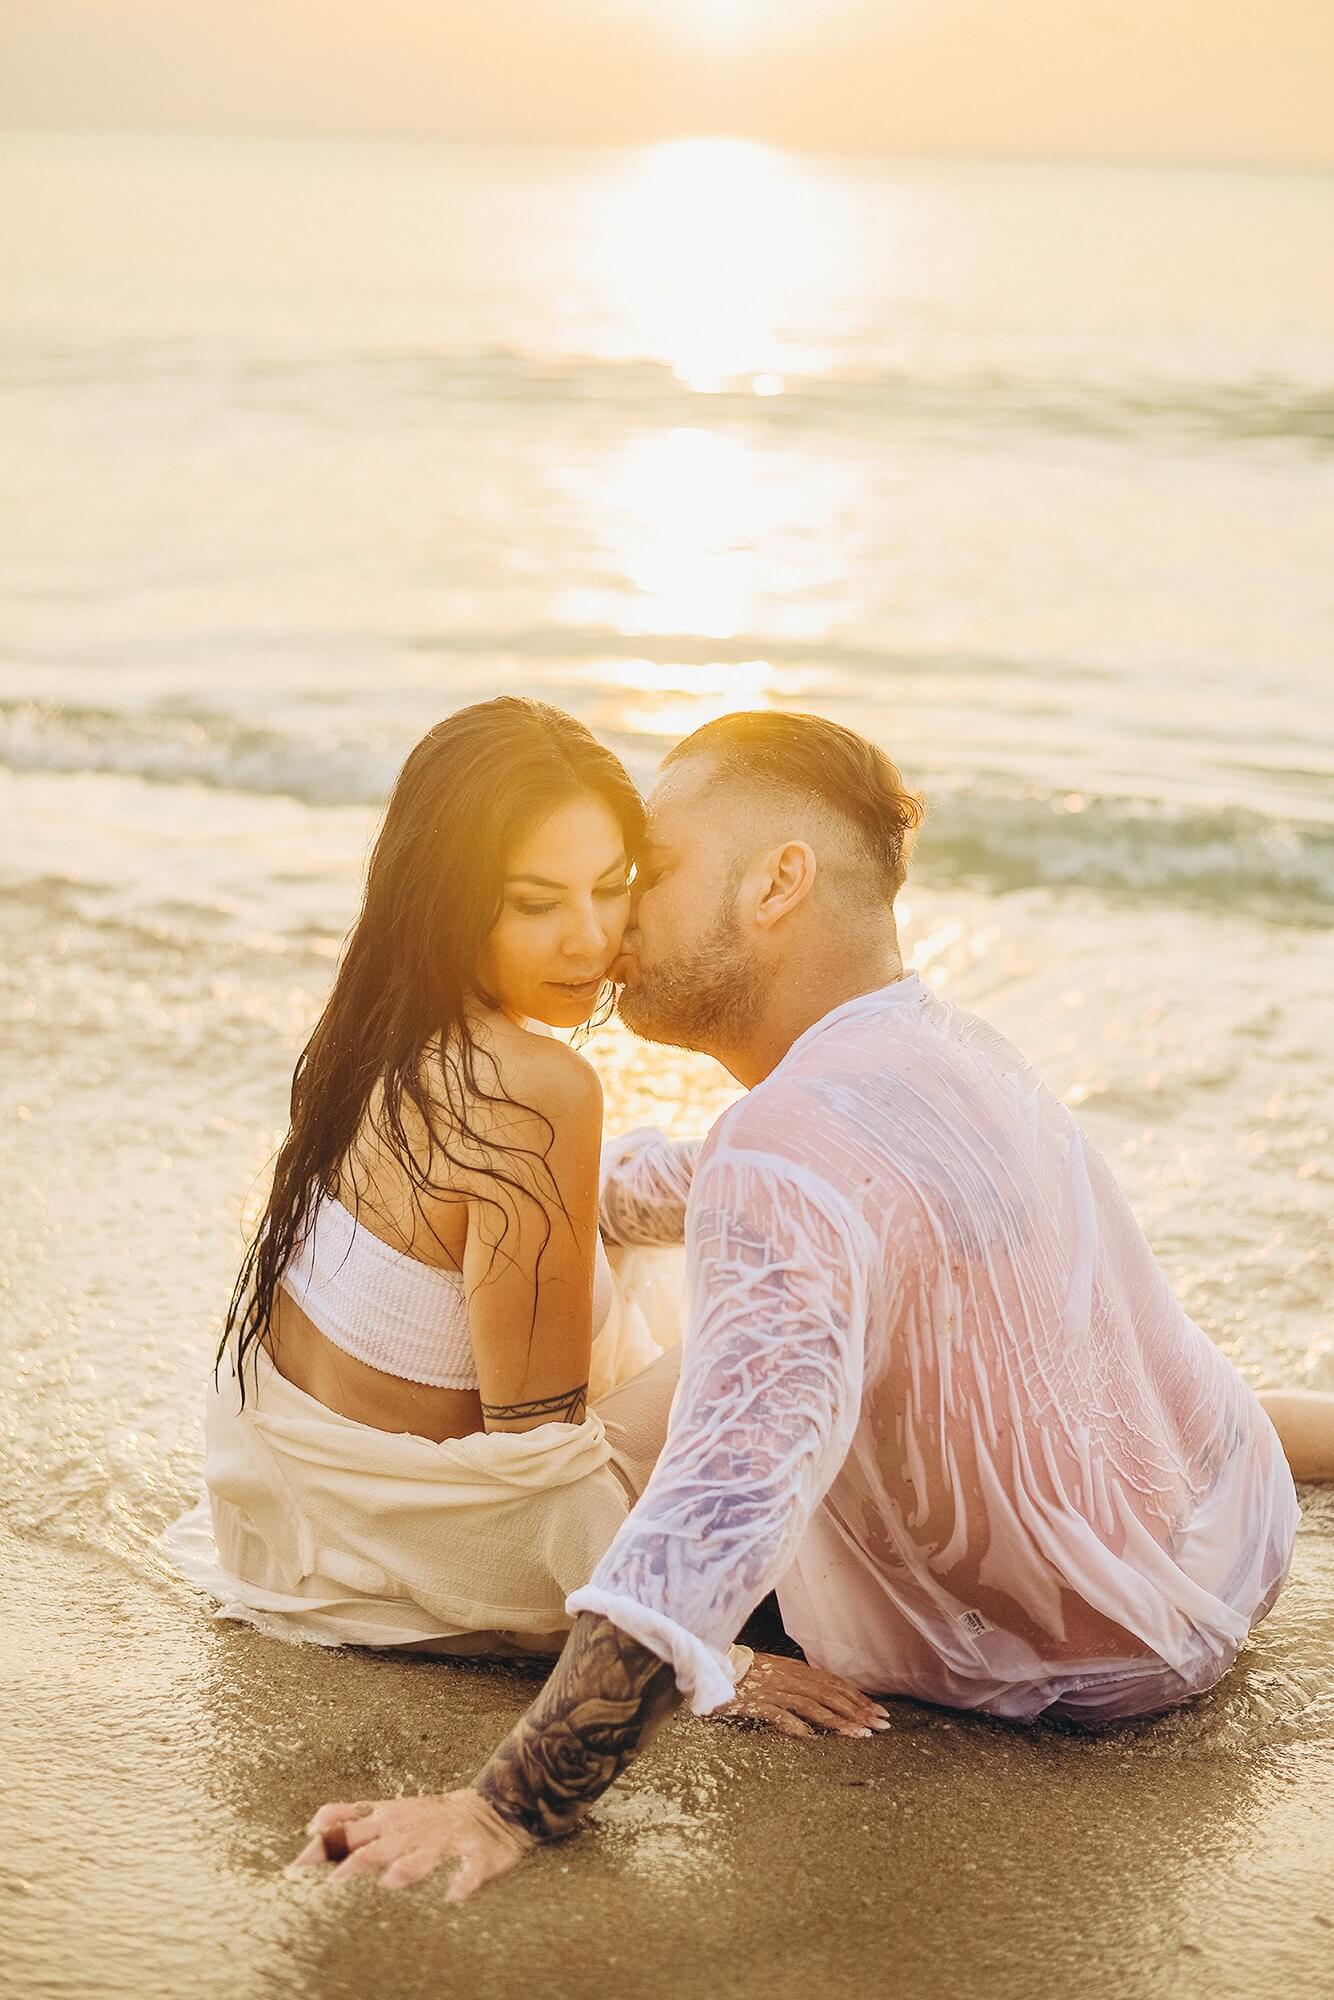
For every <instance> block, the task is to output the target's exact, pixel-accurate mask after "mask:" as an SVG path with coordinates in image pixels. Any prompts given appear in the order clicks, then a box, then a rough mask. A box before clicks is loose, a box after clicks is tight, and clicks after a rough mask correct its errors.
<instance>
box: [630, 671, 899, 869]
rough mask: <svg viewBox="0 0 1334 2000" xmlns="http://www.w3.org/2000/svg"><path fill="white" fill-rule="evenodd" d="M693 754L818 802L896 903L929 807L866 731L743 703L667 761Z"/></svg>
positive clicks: (725, 775)
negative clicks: (844, 829) (863, 733)
mask: <svg viewBox="0 0 1334 2000" xmlns="http://www.w3.org/2000/svg"><path fill="white" fill-rule="evenodd" d="M690 758H707V759H708V760H709V762H710V764H711V765H712V766H713V770H714V774H715V777H716V778H719V779H741V780H743V781H745V782H748V783H750V784H752V785H754V786H756V787H758V788H760V789H762V790H765V791H772V792H774V793H787V794H789V795H792V796H797V797H803V798H807V799H810V800H813V801H815V802H816V803H817V804H818V805H819V806H821V807H823V808H824V809H825V810H826V811H827V812H828V813H829V814H830V815H831V816H832V817H833V818H834V819H835V820H836V821H839V822H841V823H842V824H843V825H844V826H845V827H847V828H848V829H849V830H850V831H851V833H852V834H853V836H854V838H855V842H856V846H857V847H858V849H859V850H860V851H861V852H862V853H864V854H865V856H866V859H867V860H868V862H869V863H870V864H871V865H872V868H873V871H874V874H875V877H876V880H877V885H878V886H879V887H881V888H882V889H883V891H884V893H885V895H887V896H888V898H889V900H890V901H891V902H893V900H894V898H895V896H896V895H897V894H898V892H899V890H900V889H901V888H902V887H903V881H904V877H905V876H906V874H907V872H908V856H909V854H910V853H911V851H912V843H913V837H914V835H915V833H916V830H917V828H918V827H919V826H920V825H921V823H922V816H923V812H924V810H925V808H924V806H923V804H922V800H921V798H920V796H919V795H918V794H917V793H916V792H910V791H909V790H908V789H907V787H906V786H905V784H904V782H903V779H902V778H901V777H900V776H899V773H898V769H897V767H896V766H895V765H894V764H892V763H891V762H890V760H889V758H888V757H887V756H886V755H885V753H884V751H883V750H881V749H880V748H879V747H878V746H877V745H876V744H874V743H869V742H868V741H867V739H866V738H865V737H864V736H858V735H857V734H856V732H855V731H854V730H851V729H844V728H843V727H842V726H841V724H839V723H837V722H828V721H826V720H825V718H824V717H823V716H822V715H792V714H788V713H786V712H784V711H783V710H779V709H742V710H738V712H737V713H736V714H734V715H723V716H720V717H719V718H718V719H717V721H715V722H706V723H705V724H704V725H703V727H702V728H700V729H697V730H695V731H694V733H693V735H690V736H687V737H685V738H684V739H683V740H682V741H681V742H680V743H678V744H676V745H675V746H674V748H673V749H671V750H669V751H668V753H667V755H666V757H665V758H664V759H663V766H664V768H667V767H668V766H671V765H674V764H683V763H685V762H686V761H687V759H690Z"/></svg>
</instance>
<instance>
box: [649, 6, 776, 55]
mask: <svg viewBox="0 0 1334 2000" xmlns="http://www.w3.org/2000/svg"><path fill="white" fill-rule="evenodd" d="M673 15H674V18H675V20H676V23H677V25H678V27H679V28H680V29H681V30H682V32H683V33H685V34H687V35H689V36H690V37H691V39H692V40H693V41H697V42H706V43H708V44H710V45H711V46H712V47H714V48H731V47H734V46H735V45H736V44H737V43H738V42H751V41H755V40H756V39H758V37H759V36H761V35H763V34H764V32H765V30H766V28H767V27H768V26H769V24H770V19H771V10H770V9H769V8H768V7H766V6H765V5H764V0H677V5H676V7H675V8H674V9H673Z"/></svg>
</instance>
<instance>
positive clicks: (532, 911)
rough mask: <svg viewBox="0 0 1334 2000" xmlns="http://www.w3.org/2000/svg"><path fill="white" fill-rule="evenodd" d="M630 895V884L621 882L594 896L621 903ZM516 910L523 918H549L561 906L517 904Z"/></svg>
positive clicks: (604, 900)
mask: <svg viewBox="0 0 1334 2000" xmlns="http://www.w3.org/2000/svg"><path fill="white" fill-rule="evenodd" d="M629 893H630V884H629V883H628V882H619V883H616V884H615V885H613V886H612V887H611V888H608V889H595V890H594V891H593V894H594V895H595V896H596V897H597V898H598V900H599V901H600V902H613V903H615V902H620V901H621V900H622V899H623V898H624V897H626V896H628V895H629ZM514 908H515V909H516V910H517V911H518V912H519V915H520V916H521V917H549V916H550V915H551V913H552V911H553V910H558V909H559V908H560V904H559V902H555V903H518V902H516V903H515V905H514Z"/></svg>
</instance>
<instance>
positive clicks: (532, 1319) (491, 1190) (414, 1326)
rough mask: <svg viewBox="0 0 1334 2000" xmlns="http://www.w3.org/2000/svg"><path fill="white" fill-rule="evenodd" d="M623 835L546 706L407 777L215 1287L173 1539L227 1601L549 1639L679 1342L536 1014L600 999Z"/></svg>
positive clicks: (593, 745)
mask: <svg viewBox="0 0 1334 2000" xmlns="http://www.w3.org/2000/svg"><path fill="white" fill-rule="evenodd" d="M642 832H643V807H642V803H641V800H640V798H639V795H638V793H637V792H636V790H635V788H634V785H633V784H632V782H631V780H630V779H629V777H628V776H627V774H626V772H625V770H624V769H623V767H622V766H621V764H620V763H619V762H618V761H617V759H616V758H615V757H614V756H613V755H612V753H611V752H610V751H609V750H607V749H605V748H604V747H603V746H602V745H600V744H599V743H598V742H597V741H596V740H595V739H594V738H593V737H592V736H591V735H590V734H589V733H588V731H587V730H586V729H584V728H583V726H582V725H581V724H580V723H578V722H576V721H575V720H574V719H573V718H572V717H570V716H567V715H564V714H562V713H561V712H560V711H559V710H557V709H554V708H550V707H548V706H546V705H545V704H542V703H538V702H533V701H527V700H522V699H518V698H515V697H508V696H505V697H501V698H499V699H497V700H494V701H490V702H483V703H479V704H477V705H476V706H474V707H471V708H467V709H464V710H462V711H461V712H460V713H458V714H456V715H454V716H452V717H450V718H449V720H448V721H446V722H442V723H440V724H438V725H437V727H436V728H434V729H432V730H431V731H430V732H429V733H428V734H427V735H426V736H425V737H424V738H423V739H422V741H421V742H420V743H419V744H418V745H417V747H416V748H415V749H414V750H413V752H412V754H411V755H410V756H409V758H408V760H407V763H406V764H405V765H404V767H403V770H402V772H401V773H400V776H399V778H398V781H397V783H396V785H395V787H394V791H393V794H392V797H391V799H390V802H389V806H388V810H387V812H386V816H385V821H384V825H383V828H382V830H381V832H380V835H379V838H378V840H377V842H376V844H375V848H374V851H373V853H372V856H371V860H370V866H369V871H368V877H367V883H366V891H365V897H364V901H363V904H362V909H361V913H360V916H359V918H358V920H357V923H356V925H355V927H354V929H353V931H352V934H351V936H350V938H349V940H348V944H347V948H346V952H345V954H344V957H343V961H342V963H341V966H340V969H339V972H338V975H337V978H336V980H335V984H334V989H333V993H332V995H331V996H330V999H329V1002H328V1004H327V1006H326V1007H325V1010H324V1012H323V1014H322V1015H321V1017H320V1020H319V1022H318V1024H317V1026H316V1028H315V1031H314V1033H313V1034H312V1036H311V1038H310V1040H309V1042H308V1043H307V1045H306V1047H305V1049H304V1050H303V1052H302V1055H301V1057H300V1060H299V1061H298V1063H297V1067H296V1073H295V1076H294V1079H293V1085H292V1123H291V1129H290V1131H289V1132H288V1135H287V1137H286V1139H285V1140H284V1142H283V1145H282V1147H281V1149H280V1151H279V1154H278V1158H277V1162H276V1166H275V1171H274V1177H273V1186H272V1190H271V1193H270V1195H269V1199H268V1204H267V1207H266V1209H265V1211H264V1215H263V1218H262V1220H261V1222H260V1224H259V1227H258V1230H257V1232H256V1234H255V1236H254V1238H253V1240H252V1242H251V1244H250V1246H249V1249H248V1251H247V1253H246V1256H245V1260H244V1262H243V1264H242V1267H241V1271H240V1275H239V1277H238V1279H237V1282H236V1287H235V1290H234V1293H233V1296H232V1300H231V1306H230V1309H229V1312H228V1315H227V1321H226V1327H225V1331H224V1335H223V1340H222V1344H221V1346H220V1349H219V1354H218V1366H217V1369H216V1371H215V1376H214V1385H213V1391H212V1394H211V1395H210V1398H209V1402H208V1409H207V1414H206V1438H207V1452H206V1462H205V1484H206V1488H207V1495H206V1499H205V1500H204V1501H202V1502H201V1504H200V1506H199V1507H198V1508H196V1509H195V1511H194V1512H193V1514H191V1515H188V1516H187V1517H186V1518H185V1520H184V1521H182V1522H179V1523H178V1524H177V1525H176V1527H175V1528H174V1529H173V1530H171V1531H169V1533H168V1536H167V1537H166V1538H165V1545H166V1547H167V1551H168V1553H169V1554H170V1555H172V1557H173V1558H174V1559H175V1560H176V1562H177V1563H178V1565H179V1567H180V1568H181V1569H182V1570H183V1571H184V1572H185V1574H186V1575H187V1576H189V1577H190V1578H191V1579H192V1580H193V1581H195V1582H197V1583H199V1584H201V1585H203V1587H204V1588H206V1589H208V1590H210V1591H211V1592H212V1594H214V1595H215V1596H216V1597H218V1598H219V1599H220V1601H221V1611H220V1615H223V1616H230V1617H236V1618H241V1619H244V1620H246V1621H247V1622H249V1623H251V1624H254V1625H257V1626H259V1627H260V1628H261V1629H264V1630H268V1631H271V1632H274V1633H278V1634H280V1635H282V1636H285V1637H290V1638H303V1639H313V1640H316V1641H318V1642H321V1643H324V1644H340V1643H355V1644H363V1645H376V1646H386V1645H392V1646H409V1647H414V1648H417V1649H424V1650H429V1651H433V1652H446V1653H448V1652H453V1653H468V1654H482V1653H485V1654H491V1655H495V1654H501V1655H503V1654H507V1653H510V1654H512V1653H550V1652H556V1651H559V1649H560V1646H561V1644H562V1643H563V1640H564V1636H565V1632H566V1630H567V1629H568V1622H569V1621H568V1619H567V1618H566V1615H565V1610H564V1603H565V1598H566V1596H567V1595H568V1594H569V1592H570V1591H572V1590H574V1589H577V1588H578V1587H579V1586H580V1585H581V1584H583V1583H585V1582H586V1581H587V1579H588V1577H589V1575H590V1574H591V1572H592V1569H593V1567H594V1565H595V1563H596V1562H597V1560H598V1558H599V1557H600V1556H601V1554H602V1552H603V1550H604V1549H605V1548H606V1546H607V1544H608V1543H609V1542H610V1540H611V1538H612V1536H613V1534H614V1533H615V1531H616V1529H617V1527H618V1526H619V1524H620V1522H621V1520H622V1519H623V1518H624V1516H625V1514H626V1512H627V1511H628V1509H629V1507H631V1506H632V1505H633V1504H634V1501H635V1499H636V1498H637V1496H638V1494H639V1492H640V1491H641V1490H642V1488H643V1485H644V1483H645V1481H646V1480H647V1477H648V1473H649V1471H650V1470H651V1468H652V1464H653V1461H654V1459H655V1457H656V1455H657V1452H658V1449H659V1446H660V1444H661V1441H662V1438H663V1435H664V1433H665V1429H666V1420H667V1411H668V1407H669V1404H670V1400H671V1395H672V1390H673V1387H674V1384H675V1376H676V1356H675V1353H674V1352H673V1351H672V1348H671V1347H670V1346H668V1345H667V1341H668V1340H671V1341H674V1340H675V1338H676V1337H677V1334H678V1331H679V1329H676V1328H672V1329H671V1330H670V1331H669V1332H668V1333H667V1334H666V1337H665V1338H662V1339H655V1338H654V1337H653V1336H652V1335H651V1334H650V1332H649V1329H648V1326H647V1324H646V1322H645V1319H644V1316H643V1314H642V1313H641V1312H640V1310H639V1308H638V1306H637V1305H636V1304H635V1303H634V1301H633V1299H632V1298H631V1296H629V1294H628V1289H622V1287H620V1286H618V1285H617V1283H616V1281H615V1279H614V1277H613V1274H612V1272H611V1269H610V1267H609V1265H608V1262H607V1258H606V1255H605V1253H604V1251H603V1248H602V1244H601V1240H600V1237H599V1234H598V1226H597V1220H598V1196H599V1156H600V1146H601V1126H602V1100H601V1090H600V1087H599V1084H598V1079H597V1076H596V1073H595V1072H594V1071H593V1069H592V1068H591V1067H590V1065H589V1064H588V1063H587V1062H585V1060H584V1059H583V1057H582V1056H581V1055H579V1054H578V1053H577V1052H576V1051H575V1050H574V1049H572V1048H571V1047H569V1046H568V1045H567V1044H566V1043H564V1042H561V1041H558V1040H556V1039H554V1037H553V1036H552V1034H551V1030H552V1029H556V1028H563V1029H569V1028H574V1027H577V1026H578V1025H580V1024H581V1023H584V1022H586V1021H588V1020H589V1018H590V1017H591V1016H593V1015H594V1013H595V1010H596V1009H597V1008H598V1006H599V1004H600V1003H601V1002H603V1001H604V1000H605V999H607V998H609V997H610V992H611V989H610V987H609V986H608V984H607V978H608V973H609V971H610V969H611V967H612V965H613V962H614V960H615V958H616V956H617V953H618V951H619V949H620V943H621V936H622V932H623V930H624V927H625V923H626V919H627V916H628V913H629V906H630V876H631V871H632V868H633V863H634V857H635V854H636V851H637V849H638V846H639V844H640V840H641V836H642ZM687 1170H688V1169H687ZM639 1254H640V1256H641V1257H642V1256H644V1255H648V1254H652V1253H639ZM663 1331H664V1330H663V1328H662V1327H661V1325H660V1327H659V1333H660V1335H661V1334H663ZM664 1347H665V1348H666V1351H664ZM749 1657H750V1656H749V1655H748V1654H747V1652H746V1649H745V1648H738V1649H737V1659H736V1662H735V1664H736V1665H737V1666H738V1667H739V1668H740V1669H742V1670H744V1668H745V1665H746V1663H747V1662H748V1660H749ZM750 1688H751V1692H750V1694H749V1697H748V1701H749V1706H748V1707H745V1708H744V1709H743V1708H739V1710H738V1712H747V1713H753V1714H764V1715H768V1716H769V1719H771V1720H774V1721H775V1722H777V1723H778V1725H779V1726H780V1727H789V1728H790V1727H792V1726H793V1725H795V1726H796V1727H797V1728H798V1729H800V1727H801V1721H800V1718H801V1717H805V1718H806V1719H807V1720H809V1721H816V1722H820V1723H822V1724H824V1725H825V1726H832V1727H837V1728H840V1729H844V1730H849V1731H855V1732H856V1733H865V1726H866V1725H867V1724H869V1723H873V1722H874V1721H875V1720H877V1719H878V1717H876V1716H875V1715H874V1714H873V1712H872V1711H871V1705H870V1704H868V1703H867V1702H866V1701H865V1699H864V1697H862V1696H861V1695H859V1694H858V1693H857V1692H856V1691H855V1690H852V1689H850V1688H848V1687H847V1684H846V1683H843V1682H841V1681H839V1680H838V1679H837V1677H836V1676H832V1675H824V1674H815V1673H814V1672H813V1671H811V1670H805V1669H801V1668H800V1667H799V1666H794V1665H793V1663H791V1662H774V1663H765V1664H764V1665H762V1667H761V1669H760V1671H759V1672H758V1673H757V1674H755V1675H752V1677H751V1682H750Z"/></svg>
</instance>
